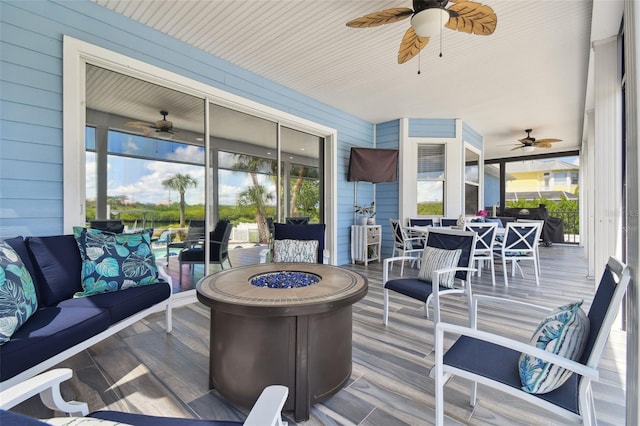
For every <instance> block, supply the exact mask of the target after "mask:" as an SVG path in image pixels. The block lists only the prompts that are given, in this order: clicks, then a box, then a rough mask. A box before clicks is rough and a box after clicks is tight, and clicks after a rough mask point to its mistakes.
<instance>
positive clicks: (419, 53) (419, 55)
mask: <svg viewBox="0 0 640 426" xmlns="http://www.w3.org/2000/svg"><path fill="white" fill-rule="evenodd" d="M420 58H421V52H418V75H420Z"/></svg>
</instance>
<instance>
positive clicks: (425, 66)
mask: <svg viewBox="0 0 640 426" xmlns="http://www.w3.org/2000/svg"><path fill="white" fill-rule="evenodd" d="M93 1H94V2H95V3H97V4H99V5H101V6H104V7H106V8H109V9H111V10H113V11H115V12H117V13H120V14H122V15H124V16H127V17H129V18H131V19H134V20H136V21H138V22H140V23H142V24H144V25H147V26H149V27H152V28H154V29H156V30H158V31H161V32H163V33H166V34H168V35H171V36H173V37H175V38H176V39H178V40H181V41H183V42H185V43H188V44H190V45H193V46H195V47H198V48H200V49H202V50H203V51H206V52H208V53H210V54H212V55H215V56H218V57H220V58H222V59H224V60H226V61H229V62H230V63H233V64H235V65H237V66H239V67H242V68H244V69H247V70H249V71H251V72H254V73H256V74H258V75H260V76H263V77H265V78H267V79H270V80H272V81H274V82H276V83H279V84H282V85H284V86H286V87H289V88H291V89H293V90H295V91H297V92H299V93H302V94H304V95H307V96H309V97H311V98H314V99H317V100H319V101H321V102H323V103H326V104H328V105H331V106H333V107H336V108H338V109H340V110H342V111H345V112H347V113H349V114H352V115H355V116H357V117H360V118H363V119H365V120H368V121H370V122H373V123H380V122H386V121H389V120H393V119H397V118H400V117H419V118H462V119H463V120H464V121H465V123H467V124H468V125H469V126H471V127H472V128H473V129H474V130H475V131H477V132H478V133H480V134H481V135H483V136H484V138H485V139H484V141H485V146H486V150H485V152H486V153H487V156H488V157H489V158H492V156H493V157H499V156H512V155H513V154H514V153H513V152H510V151H509V150H510V148H509V147H508V146H507V145H509V144H512V143H515V142H517V140H518V139H521V138H522V137H523V134H524V133H523V131H524V129H527V128H533V129H534V134H540V135H544V137H553V138H559V139H562V140H563V142H560V143H557V144H554V146H553V148H552V149H549V150H545V151H544V152H553V151H568V150H574V149H578V148H579V147H580V143H581V139H582V122H583V116H584V109H585V96H586V93H587V89H586V87H587V77H588V63H589V53H590V52H589V51H590V29H591V20H592V2H591V1H585V0H539V1H524V0H522V1H520V0H484V1H482V3H484V4H487V5H489V6H491V7H492V8H493V9H494V11H495V12H496V15H497V16H498V25H497V28H496V31H495V33H494V34H493V35H489V36H476V35H469V34H464V33H459V32H456V31H452V30H449V29H446V28H445V29H443V30H442V37H440V36H436V37H433V38H432V39H431V42H430V43H429V44H428V45H427V46H426V47H425V48H424V50H423V51H422V53H421V54H420V56H419V57H416V58H414V59H412V60H410V61H409V62H407V63H405V64H402V65H398V63H397V52H398V47H399V46H400V41H401V39H402V36H403V35H404V32H405V31H406V30H407V29H408V28H409V25H410V23H409V20H408V19H407V20H403V21H400V22H397V23H393V24H389V25H384V26H380V27H375V28H362V29H359V28H349V27H347V26H346V25H345V23H346V22H347V21H349V20H351V19H353V18H357V17H359V16H362V15H365V14H368V13H371V12H375V11H378V10H382V9H386V8H392V7H411V4H412V3H411V2H410V1H408V0H404V1H398V0H394V1H390V0H385V1H380V0H370V1H366V2H365V1H346V0H342V1H329V0H316V1H306V0H302V1H278V0H273V1H257V0H248V1H247V0H245V1H237V0H224V1H215V0H214V1H211V0H190V1H168V0H93ZM600 3H603V2H600ZM604 3H607V5H606V7H608V4H613V3H616V2H614V1H612V2H604ZM599 7H603V6H599ZM440 51H442V54H443V56H442V57H439V52H440ZM167 60H168V61H170V60H171V58H168V59H167ZM418 68H420V70H421V73H420V74H419V75H418V74H417V71H418ZM492 153H493V155H492ZM516 154H517V153H516Z"/></svg>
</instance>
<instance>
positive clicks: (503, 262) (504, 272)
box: [502, 256, 509, 287]
mask: <svg viewBox="0 0 640 426" xmlns="http://www.w3.org/2000/svg"><path fill="white" fill-rule="evenodd" d="M502 274H503V275H504V286H505V287H509V279H508V278H507V275H509V274H508V273H507V259H505V258H504V256H503V257H502Z"/></svg>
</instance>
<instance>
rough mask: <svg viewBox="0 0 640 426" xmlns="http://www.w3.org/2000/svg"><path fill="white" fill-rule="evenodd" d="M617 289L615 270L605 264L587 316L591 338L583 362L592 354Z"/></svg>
mask: <svg viewBox="0 0 640 426" xmlns="http://www.w3.org/2000/svg"><path fill="white" fill-rule="evenodd" d="M615 290H616V281H615V279H614V277H613V272H612V271H611V268H609V265H605V268H604V273H603V274H602V278H600V284H598V289H597V290H596V294H595V296H593V302H591V307H590V308H589V313H588V314H587V317H589V338H588V339H587V344H586V346H585V347H584V352H583V353H582V357H581V358H580V362H581V363H582V364H586V363H587V361H588V360H589V357H590V356H591V351H592V350H593V345H594V344H595V343H596V338H597V337H598V334H599V333H600V329H601V328H602V323H603V322H604V317H605V315H606V314H607V309H609V305H610V303H611V300H612V299H613V293H614V292H615Z"/></svg>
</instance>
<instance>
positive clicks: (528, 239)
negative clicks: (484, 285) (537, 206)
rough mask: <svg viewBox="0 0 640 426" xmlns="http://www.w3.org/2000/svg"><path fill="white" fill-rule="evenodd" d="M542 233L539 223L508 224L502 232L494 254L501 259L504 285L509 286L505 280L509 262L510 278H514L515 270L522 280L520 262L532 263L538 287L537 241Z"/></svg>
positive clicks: (522, 274)
mask: <svg viewBox="0 0 640 426" xmlns="http://www.w3.org/2000/svg"><path fill="white" fill-rule="evenodd" d="M541 232H542V224H541V223H539V222H529V223H522V222H509V223H507V227H506V229H505V232H504V238H503V240H502V242H501V243H500V244H499V245H497V246H496V248H495V250H494V253H495V254H497V255H498V256H500V258H501V259H502V273H503V275H504V285H505V287H508V286H509V280H508V278H507V275H508V273H507V262H511V276H515V273H516V269H518V270H519V271H520V275H521V276H522V277H523V278H524V272H523V271H522V268H521V267H520V264H519V263H520V262H521V261H532V262H533V274H534V276H535V279H536V285H537V286H539V285H540V278H539V270H540V269H539V267H538V263H539V262H540V259H539V257H538V240H539V239H540V233H541Z"/></svg>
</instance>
